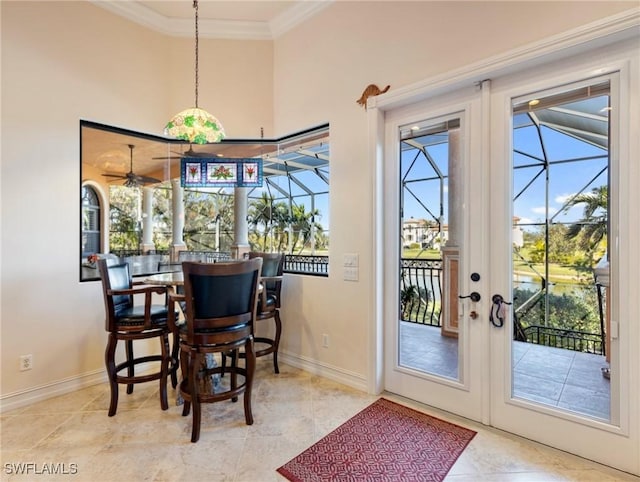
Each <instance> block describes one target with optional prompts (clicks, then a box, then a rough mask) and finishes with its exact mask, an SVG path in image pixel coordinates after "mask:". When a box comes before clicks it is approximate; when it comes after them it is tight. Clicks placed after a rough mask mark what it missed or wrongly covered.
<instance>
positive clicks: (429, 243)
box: [402, 217, 449, 249]
mask: <svg viewBox="0 0 640 482" xmlns="http://www.w3.org/2000/svg"><path fill="white" fill-rule="evenodd" d="M448 235H449V231H448V225H446V224H441V225H440V226H438V224H437V223H436V222H433V221H427V220H426V219H416V218H413V217H412V218H409V219H406V220H405V221H403V222H402V247H403V248H409V247H411V245H413V244H418V245H419V246H420V247H421V248H422V249H440V246H442V245H443V244H444V243H446V242H447V239H448V238H449V236H448Z"/></svg>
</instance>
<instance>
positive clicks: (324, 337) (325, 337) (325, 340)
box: [322, 333, 329, 348]
mask: <svg viewBox="0 0 640 482" xmlns="http://www.w3.org/2000/svg"><path fill="white" fill-rule="evenodd" d="M322 347H323V348H329V335H327V334H326V333H325V334H323V335H322Z"/></svg>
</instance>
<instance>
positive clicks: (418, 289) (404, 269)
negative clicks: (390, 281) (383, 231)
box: [400, 258, 442, 326]
mask: <svg viewBox="0 0 640 482" xmlns="http://www.w3.org/2000/svg"><path fill="white" fill-rule="evenodd" d="M441 300H442V261H441V260H429V259H412V258H402V260H401V275H400V319H401V320H402V321H410V322H413V323H420V324H423V325H431V326H440V322H441V311H442V310H441Z"/></svg>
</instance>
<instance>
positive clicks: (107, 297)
mask: <svg viewBox="0 0 640 482" xmlns="http://www.w3.org/2000/svg"><path fill="white" fill-rule="evenodd" d="M97 264H98V270H99V272H100V278H101V280H102V293H103V295H104V296H103V297H104V306H105V315H106V316H105V329H106V330H107V332H108V333H109V336H108V342H107V348H106V350H105V364H106V368H107V376H108V379H109V386H110V389H111V401H110V404H109V416H110V417H112V416H114V415H115V414H116V410H117V407H118V385H120V384H124V385H127V394H131V393H133V386H134V385H135V384H137V383H146V382H150V381H153V380H159V384H160V406H161V407H162V410H166V409H167V408H169V405H168V403H167V377H168V375H169V374H170V373H172V372H175V370H176V369H177V359H175V360H174V359H172V357H171V355H170V352H169V333H170V329H169V325H168V312H167V307H166V305H164V304H153V303H152V296H153V294H165V292H166V288H165V287H163V286H149V285H144V284H142V283H134V282H133V281H132V278H131V274H130V271H129V265H128V264H127V263H122V264H114V265H111V264H108V262H107V260H105V259H100V260H98V261H97ZM135 295H140V296H144V304H135V299H134V296H135ZM150 338H157V339H158V340H159V342H160V354H156V355H145V356H138V357H136V356H135V355H134V350H133V342H134V341H139V340H147V339H150ZM120 341H123V342H124V348H125V356H126V360H125V361H123V362H120V363H116V348H117V345H118V342H120ZM151 362H155V363H159V368H158V369H157V370H155V371H152V372H151V373H149V372H146V371H145V372H141V373H139V374H136V367H137V366H139V365H141V364H148V363H151ZM125 371H126V372H125Z"/></svg>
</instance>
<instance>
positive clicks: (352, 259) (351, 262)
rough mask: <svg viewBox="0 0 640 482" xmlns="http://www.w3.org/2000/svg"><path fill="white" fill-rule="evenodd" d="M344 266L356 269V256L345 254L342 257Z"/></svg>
mask: <svg viewBox="0 0 640 482" xmlns="http://www.w3.org/2000/svg"><path fill="white" fill-rule="evenodd" d="M344 266H350V267H353V268H357V267H358V255H357V254H354V253H346V254H345V255H344Z"/></svg>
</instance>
